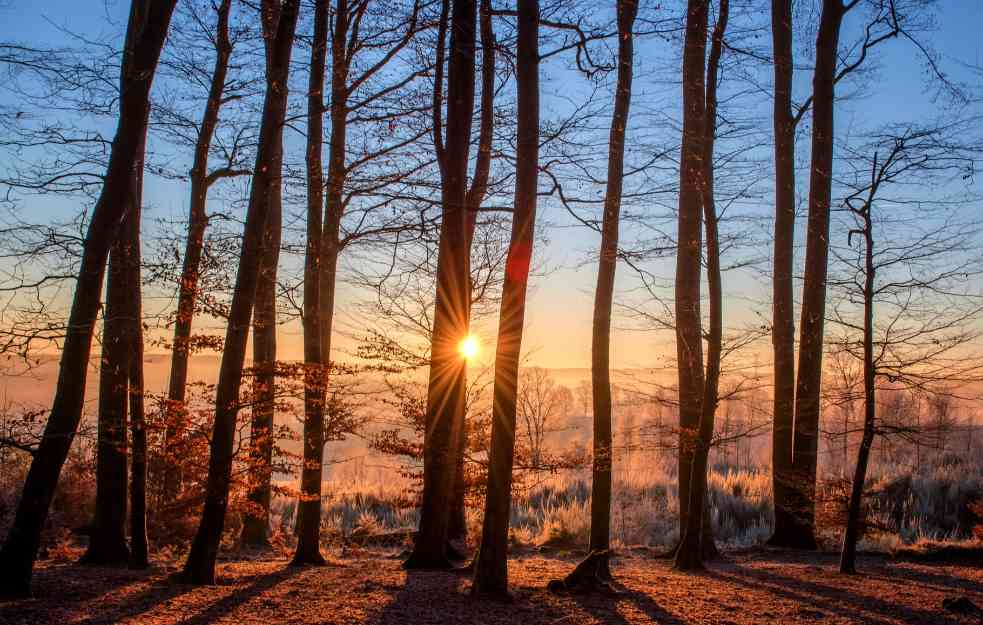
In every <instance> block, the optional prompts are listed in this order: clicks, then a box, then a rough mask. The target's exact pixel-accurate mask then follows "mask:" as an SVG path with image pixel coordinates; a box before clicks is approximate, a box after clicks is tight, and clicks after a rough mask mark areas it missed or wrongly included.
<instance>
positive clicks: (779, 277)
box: [768, 0, 796, 547]
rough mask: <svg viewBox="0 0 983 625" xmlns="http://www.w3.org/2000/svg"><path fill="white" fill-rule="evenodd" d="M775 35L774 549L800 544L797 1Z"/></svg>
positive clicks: (781, 1)
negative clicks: (796, 472)
mask: <svg viewBox="0 0 983 625" xmlns="http://www.w3.org/2000/svg"><path fill="white" fill-rule="evenodd" d="M771 33H772V45H773V47H774V57H775V100H774V114H773V122H774V131H775V248H774V264H773V276H772V349H773V354H774V383H775V390H774V401H773V413H774V414H773V422H772V447H771V453H772V455H771V465H772V490H773V493H774V502H775V527H774V532H773V534H772V536H771V538H770V540H769V541H768V542H769V544H771V545H774V546H778V547H784V546H790V545H792V544H794V542H795V541H794V536H795V532H794V529H793V528H794V527H795V523H794V514H793V511H792V510H791V508H790V502H789V494H788V493H789V487H790V484H791V481H792V476H791V469H792V444H793V422H794V411H795V317H794V314H795V311H794V309H795V301H794V299H793V298H794V296H793V285H792V274H793V265H794V260H795V125H796V124H795V119H794V117H793V115H792V72H793V66H792V0H772V4H771Z"/></svg>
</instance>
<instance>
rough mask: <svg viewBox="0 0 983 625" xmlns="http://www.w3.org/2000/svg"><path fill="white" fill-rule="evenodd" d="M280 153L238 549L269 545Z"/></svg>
mask: <svg viewBox="0 0 983 625" xmlns="http://www.w3.org/2000/svg"><path fill="white" fill-rule="evenodd" d="M282 157H283V155H282V153H281V154H279V155H277V156H276V157H274V158H273V159H272V164H271V168H272V169H273V171H274V172H276V173H275V174H274V175H275V176H276V177H277V180H276V182H275V183H274V185H275V186H274V188H273V189H272V192H271V193H270V208H269V215H268V217H267V224H266V235H265V236H264V237H263V239H264V241H263V250H262V252H261V253H260V261H259V262H260V267H259V278H258V282H257V285H256V307H255V311H254V313H253V375H254V377H253V411H252V422H251V423H250V428H249V439H250V449H249V454H250V458H249V461H250V468H249V478H248V481H249V485H250V486H249V493H248V495H247V496H248V499H249V502H250V503H251V504H252V506H251V510H250V511H249V513H248V514H246V515H245V518H244V519H243V524H242V543H243V544H244V545H250V546H254V547H266V546H268V545H269V539H268V534H269V525H270V498H271V492H270V491H271V487H272V479H273V466H272V464H273V422H274V418H275V416H276V323H277V322H276V286H277V282H276V276H277V266H278V265H279V262H280V236H281V220H282V201H281V193H282V192H281V180H280V173H279V172H281V171H282V169H283V158H282Z"/></svg>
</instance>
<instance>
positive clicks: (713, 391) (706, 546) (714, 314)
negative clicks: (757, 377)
mask: <svg viewBox="0 0 983 625" xmlns="http://www.w3.org/2000/svg"><path fill="white" fill-rule="evenodd" d="M729 10H730V3H729V1H728V0H720V11H719V12H718V14H717V24H716V26H715V27H714V29H713V37H712V42H711V45H710V56H709V59H708V61H707V74H706V82H707V85H706V117H705V118H704V128H703V187H702V189H701V199H702V204H703V221H704V223H705V224H706V230H707V237H706V249H707V252H706V257H707V292H708V295H709V297H708V303H709V308H710V311H709V328H708V332H707V364H706V376H705V377H704V383H703V403H702V406H701V414H700V426H699V435H698V438H697V441H696V445H695V448H694V450H693V451H694V453H693V469H692V474H691V476H690V491H689V501H688V502H686V506H687V507H688V508H689V511H688V517H689V524H688V525H687V526H686V527H684V528H682V530H681V532H682V536H681V538H680V541H679V550H678V551H677V553H676V567H677V568H679V569H682V570H688V569H693V568H700V567H701V566H702V565H703V559H704V557H705V556H707V555H712V554H713V553H715V551H716V548H715V546H714V544H713V532H712V531H707V528H709V527H710V523H709V515H708V514H706V511H705V503H706V500H707V461H708V458H709V454H710V443H711V441H712V438H713V427H714V418H715V416H716V411H717V401H718V394H719V385H720V358H721V354H722V350H723V289H722V285H721V273H720V242H719V236H718V228H717V221H718V220H717V207H716V203H715V200H714V188H713V166H714V164H713V148H714V141H715V139H716V133H717V128H716V120H717V81H718V79H719V73H720V56H721V54H722V52H723V43H724V33H726V32H727V18H728V15H729ZM680 505H682V502H680Z"/></svg>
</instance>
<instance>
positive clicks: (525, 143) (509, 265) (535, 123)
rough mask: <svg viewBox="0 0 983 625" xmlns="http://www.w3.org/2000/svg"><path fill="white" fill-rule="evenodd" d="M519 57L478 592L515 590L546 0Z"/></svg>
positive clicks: (524, 26) (535, 11) (522, 6)
mask: <svg viewBox="0 0 983 625" xmlns="http://www.w3.org/2000/svg"><path fill="white" fill-rule="evenodd" d="M517 47H518V54H517V57H516V89H517V92H518V96H517V98H518V99H517V102H516V109H517V114H518V120H517V121H518V126H517V131H516V133H517V134H516V155H515V156H516V168H515V211H514V213H513V216H512V233H511V236H510V240H509V252H508V257H507V259H506V262H505V282H504V284H503V286H502V304H501V311H500V314H499V325H498V346H497V348H496V352H495V386H494V396H493V400H492V431H491V449H490V451H489V457H488V486H487V491H486V493H485V517H484V521H483V523H482V530H481V544H480V546H479V548H478V557H477V560H476V562H475V570H474V584H473V585H472V587H471V593H472V594H474V595H494V596H505V595H507V594H508V543H509V540H508V538H509V513H510V512H511V509H512V505H511V504H512V462H513V458H514V453H515V416H516V395H517V393H518V380H519V358H520V355H521V351H522V331H523V327H524V324H525V312H526V285H527V282H528V279H529V264H530V261H531V259H532V248H533V237H534V235H535V228H536V183H537V176H538V173H539V1H538V0H519V5H518V41H517Z"/></svg>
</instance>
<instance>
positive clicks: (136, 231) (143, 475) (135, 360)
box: [120, 135, 149, 569]
mask: <svg viewBox="0 0 983 625" xmlns="http://www.w3.org/2000/svg"><path fill="white" fill-rule="evenodd" d="M144 144H146V135H145V136H144ZM140 153H141V154H143V150H140ZM143 165H144V164H143V158H141V159H140V161H139V162H138V163H136V167H135V171H134V172H133V206H132V208H131V209H130V214H129V215H128V216H127V218H126V219H125V220H124V222H123V231H122V233H121V234H120V240H121V241H122V242H123V245H124V248H125V251H126V254H125V256H124V262H125V268H124V275H125V280H126V290H127V292H128V293H129V294H130V297H129V301H128V302H127V308H128V310H127V314H126V323H127V330H126V344H127V347H128V350H129V355H128V359H129V362H128V363H127V376H128V378H129V403H130V405H129V408H130V437H131V443H132V445H131V449H132V451H131V454H130V567H132V568H139V569H142V568H146V567H147V566H148V565H149V561H148V554H147V429H146V415H145V411H144V401H143V397H144V378H143V294H142V291H141V284H142V282H141V265H142V255H141V251H140V223H141V214H142V205H143Z"/></svg>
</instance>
